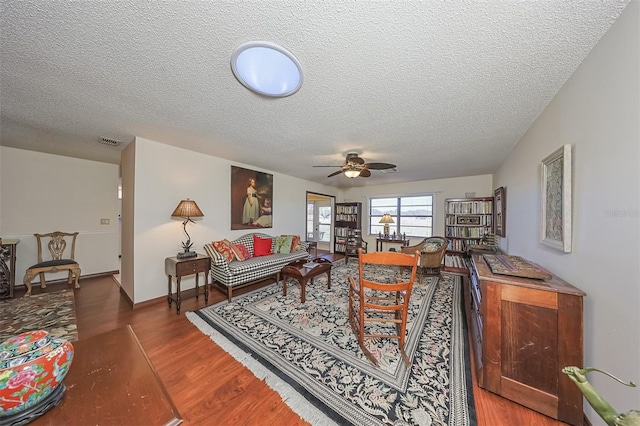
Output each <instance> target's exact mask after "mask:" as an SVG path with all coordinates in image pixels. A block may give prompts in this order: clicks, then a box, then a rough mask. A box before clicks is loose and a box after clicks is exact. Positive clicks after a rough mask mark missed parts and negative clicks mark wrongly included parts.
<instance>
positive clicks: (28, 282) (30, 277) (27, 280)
mask: <svg viewBox="0 0 640 426" xmlns="http://www.w3.org/2000/svg"><path fill="white" fill-rule="evenodd" d="M33 277H34V275H31V274H29V271H28V270H27V273H26V274H24V278H23V279H22V282H23V283H24V285H25V287H27V293H26V294H25V296H31V280H33Z"/></svg>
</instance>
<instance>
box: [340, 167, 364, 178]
mask: <svg viewBox="0 0 640 426" xmlns="http://www.w3.org/2000/svg"><path fill="white" fill-rule="evenodd" d="M344 175H345V176H346V177H348V178H349V179H353V178H357V177H358V176H360V170H356V169H350V170H345V172H344Z"/></svg>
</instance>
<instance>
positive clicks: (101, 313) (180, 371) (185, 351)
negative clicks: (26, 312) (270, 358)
mask: <svg viewBox="0 0 640 426" xmlns="http://www.w3.org/2000/svg"><path fill="white" fill-rule="evenodd" d="M268 284H269V282H266V283H264V284H258V285H257V286H259V285H268ZM80 285H81V286H82V288H80V289H76V290H75V303H76V317H77V322H78V335H79V339H87V338H89V337H91V336H95V335H98V334H100V333H103V332H105V331H108V330H112V329H114V328H118V327H123V326H126V325H127V324H131V325H132V327H133V330H134V331H135V333H136V335H137V336H138V339H139V340H140V342H141V344H142V346H143V347H144V349H145V351H146V352H147V355H148V356H149V359H150V360H151V362H152V363H153V365H154V367H155V369H156V370H157V372H158V375H159V376H160V379H161V380H162V382H163V383H164V385H165V387H166V389H167V391H168V392H169V394H170V395H171V398H172V399H173V402H174V404H175V405H176V407H177V408H178V411H179V412H180V414H181V416H182V418H183V419H184V424H185V425H272V424H279V425H306V424H308V423H306V422H305V421H303V420H302V419H301V418H300V417H298V415H296V414H295V413H294V412H293V411H292V410H291V409H290V408H289V407H288V406H287V405H286V403H285V402H283V401H282V400H281V399H280V396H279V395H278V394H277V393H276V392H275V391H272V390H271V389H270V388H269V387H268V386H267V384H266V383H265V382H263V381H261V380H259V379H257V378H256V377H255V376H254V375H253V374H252V373H251V372H250V371H249V370H247V369H246V368H245V367H244V366H243V365H242V364H240V363H239V362H237V361H235V360H234V359H233V358H232V357H231V356H230V355H228V354H227V353H226V352H225V351H223V350H222V349H220V348H219V347H218V346H217V345H216V344H215V343H213V342H212V341H211V340H210V339H209V337H207V336H205V335H204V334H202V333H200V331H198V330H197V329H196V328H195V327H194V326H193V325H192V324H191V323H190V322H189V320H187V318H186V317H185V316H184V314H183V313H184V312H187V311H193V310H196V309H199V308H202V307H204V306H205V303H204V297H202V296H200V297H199V299H197V300H196V299H195V297H187V298H184V297H185V296H187V295H188V292H183V295H184V296H183V301H182V309H181V312H182V313H181V314H180V315H176V311H175V305H174V306H173V309H169V308H168V306H167V303H166V299H165V298H163V299H162V300H159V301H158V303H155V304H151V305H147V306H145V307H143V308H139V309H133V310H132V309H131V308H130V307H129V305H128V304H127V302H126V300H125V298H124V297H123V296H122V295H121V294H120V291H119V286H118V283H117V281H116V280H115V279H114V278H113V277H111V276H106V277H95V278H84V279H81V280H80ZM158 286H159V287H160V288H163V289H164V288H165V286H166V282H165V281H163V282H159V283H158ZM255 287H256V286H253V287H248V288H246V289H244V291H250V290H252V289H253V288H255ZM62 288H66V284H64V283H60V284H50V285H48V288H47V289H46V292H52V291H57V290H60V289H62ZM39 292H42V290H41V289H40V288H39V287H38V286H37V285H34V288H33V294H37V293H39ZM241 292H242V291H239V292H238V294H240V293H241ZM22 294H24V290H22V287H19V288H18V289H16V296H15V297H20V296H22ZM222 300H225V295H223V294H222V292H220V291H218V290H215V289H212V290H211V291H210V293H209V303H210V304H211V303H217V302H219V301H222ZM71 368H73V365H72V367H71ZM473 392H474V397H475V404H476V412H477V417H478V425H487V426H499V425H509V426H512V425H518V426H520V425H536V426H552V425H563V424H564V423H562V422H558V421H555V420H553V419H550V418H548V417H546V416H544V415H542V414H538V413H536V412H534V411H531V410H529V409H526V408H524V407H522V406H520V405H518V404H515V403H513V402H511V401H508V400H506V399H504V398H501V397H499V396H497V395H494V394H492V393H490V392H487V391H484V390H482V389H480V388H478V387H477V385H476V382H475V377H474V389H473ZM131 424H132V425H137V424H144V419H132V421H131Z"/></svg>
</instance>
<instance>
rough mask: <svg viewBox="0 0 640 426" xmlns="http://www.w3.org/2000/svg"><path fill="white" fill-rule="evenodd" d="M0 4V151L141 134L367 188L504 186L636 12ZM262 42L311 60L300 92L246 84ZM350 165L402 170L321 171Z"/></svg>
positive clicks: (70, 148)
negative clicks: (608, 40)
mask: <svg viewBox="0 0 640 426" xmlns="http://www.w3.org/2000/svg"><path fill="white" fill-rule="evenodd" d="M1 5H2V10H1V13H0V31H1V46H0V55H1V56H0V67H1V76H0V77H1V80H0V85H1V86H0V89H1V92H0V107H1V122H0V126H1V127H0V144H2V145H4V146H11V147H17V148H24V149H32V150H37V151H43V152H50V153H54V154H61V155H69V156H74V157H81V158H87V159H91V160H97V161H107V162H113V163H118V162H119V159H120V150H121V149H122V147H120V148H112V147H108V146H104V145H100V144H98V140H99V139H100V138H101V137H107V138H113V139H118V140H122V141H124V142H129V141H131V140H132V139H133V137H134V136H140V137H143V138H146V139H151V140H154V141H158V142H162V143H166V144H170V145H175V146H179V147H183V148H185V149H190V150H193V151H197V152H202V153H206V154H211V155H214V156H217V157H221V158H226V159H228V160H231V161H234V162H240V163H246V164H249V165H252V166H255V167H256V168H261V169H266V170H271V171H275V172H279V173H284V174H287V175H291V176H297V177H300V178H303V179H308V180H312V181H316V182H319V183H323V184H328V185H336V186H351V185H354V186H357V185H366V184H381V183H391V182H402V181H411V180H421V179H435V178H444V177H453V176H470V175H477V174H485V173H492V172H493V171H494V170H495V169H496V168H497V166H498V165H499V164H500V163H501V162H502V160H503V159H504V158H505V157H506V155H507V154H508V153H509V151H510V150H511V149H512V148H513V147H514V145H515V144H516V143H517V142H518V141H519V139H520V138H521V137H522V135H523V134H524V133H525V132H526V131H527V129H528V128H529V127H530V126H531V124H532V123H533V121H534V120H535V119H536V118H537V117H538V115H539V114H540V113H541V112H542V110H543V109H544V108H545V106H546V105H547V104H548V103H549V101H550V100H551V99H552V98H553V96H554V95H555V94H556V93H557V91H558V90H559V89H560V88H561V87H562V85H563V84H564V82H565V81H566V80H567V79H568V78H569V76H570V75H571V74H572V73H573V72H574V71H575V69H576V68H577V67H578V65H579V64H580V63H581V62H582V60H583V59H584V58H585V57H586V56H587V54H588V53H589V51H590V50H591V49H592V48H593V46H594V45H595V44H596V43H597V42H598V40H599V39H600V38H601V37H602V36H603V35H604V33H605V32H606V31H607V30H608V29H609V27H610V26H611V24H612V23H613V22H614V21H615V19H616V18H617V17H618V15H619V14H620V12H621V11H622V10H623V9H624V7H625V6H626V5H627V1H617V0H616V1H614V0H598V1H595V0H563V1H536V2H523V1H488V2H476V1H469V0H466V1H455V2H449V1H422V2H414V1H412V2H398V1H393V2H392V1H388V2H384V1H344V0H333V1H322V2H312V1H300V0H256V1H255V2H254V1H224V2H223V1H181V2H173V1H169V2H143V1H139V0H134V1H118V2H115V1H104V2H97V1H82V2H69V1H64V2H63V1H59V2H50V1H13V0H2V1H1ZM249 40H262V41H271V42H274V43H277V44H279V45H281V46H283V47H285V48H287V49H288V50H290V51H291V52H292V53H293V54H294V55H295V56H296V57H297V58H298V60H299V61H300V63H301V64H302V66H303V70H304V83H303V85H302V88H301V89H300V91H299V92H298V93H296V94H294V95H293V96H290V97H287V98H281V99H270V98H265V97H261V96H259V95H256V94H254V93H252V92H250V91H248V90H247V89H245V88H244V87H243V86H242V85H240V84H239V83H238V82H237V81H236V80H235V78H234V77H233V74H232V73H231V69H230V65H229V60H230V56H231V53H232V51H233V50H234V48H235V47H237V46H238V45H240V44H241V43H243V42H246V41H249ZM351 151H354V152H357V153H359V154H361V156H362V157H364V159H365V160H366V161H370V162H389V163H394V164H396V165H397V166H398V172H396V173H388V174H383V173H381V172H380V171H373V172H372V176H371V177H370V178H366V179H365V178H357V179H354V180H349V179H347V178H346V177H344V176H342V175H340V176H336V177H332V178H327V177H326V176H327V175H328V174H329V173H331V172H332V171H334V170H333V169H327V168H313V167H312V166H313V165H327V164H330V165H331V164H335V165H340V164H342V162H343V161H344V156H345V154H346V153H348V152H351ZM336 170H337V169H336Z"/></svg>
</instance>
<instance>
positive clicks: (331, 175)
mask: <svg viewBox="0 0 640 426" xmlns="http://www.w3.org/2000/svg"><path fill="white" fill-rule="evenodd" d="M340 173H342V169H340V170H338V171H337V172H333V173H331V174H330V175H329V176H327V177H328V178H329V177H333V176H336V175H339V174H340Z"/></svg>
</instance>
